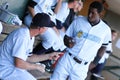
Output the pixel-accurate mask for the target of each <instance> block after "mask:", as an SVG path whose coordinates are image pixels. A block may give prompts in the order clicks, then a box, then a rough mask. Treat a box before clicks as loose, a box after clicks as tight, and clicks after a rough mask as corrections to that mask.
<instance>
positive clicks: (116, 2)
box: [105, 0, 120, 15]
mask: <svg viewBox="0 0 120 80" xmlns="http://www.w3.org/2000/svg"><path fill="white" fill-rule="evenodd" d="M105 1H106V2H107V4H108V6H109V7H108V9H109V10H110V11H112V12H114V13H117V14H119V15H120V7H119V6H120V0H105Z"/></svg>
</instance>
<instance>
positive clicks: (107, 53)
mask: <svg viewBox="0 0 120 80" xmlns="http://www.w3.org/2000/svg"><path fill="white" fill-rule="evenodd" d="M111 46H112V43H109V44H108V45H107V49H106V51H105V53H104V54H103V56H102V58H101V59H100V61H99V64H101V63H104V61H105V60H106V59H108V57H109V55H110V53H111V52H112V47H111Z"/></svg>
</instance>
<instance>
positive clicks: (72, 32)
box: [66, 20, 76, 37]
mask: <svg viewBox="0 0 120 80" xmlns="http://www.w3.org/2000/svg"><path fill="white" fill-rule="evenodd" d="M75 26H76V20H74V21H73V22H72V23H71V24H70V26H69V27H68V29H67V31H66V35H67V36H69V37H73V34H74V30H75V29H74V28H75Z"/></svg>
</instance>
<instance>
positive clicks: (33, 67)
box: [14, 57, 45, 72]
mask: <svg viewBox="0 0 120 80" xmlns="http://www.w3.org/2000/svg"><path fill="white" fill-rule="evenodd" d="M14 61H15V62H14V63H15V66H16V67H17V68H20V69H25V70H39V71H41V72H45V67H44V66H42V65H38V64H32V63H29V62H26V61H24V60H22V59H20V58H18V57H14Z"/></svg>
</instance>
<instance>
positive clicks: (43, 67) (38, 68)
mask: <svg viewBox="0 0 120 80" xmlns="http://www.w3.org/2000/svg"><path fill="white" fill-rule="evenodd" d="M36 66H37V70H39V71H40V72H42V73H44V72H45V66H44V65H42V64H36Z"/></svg>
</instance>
